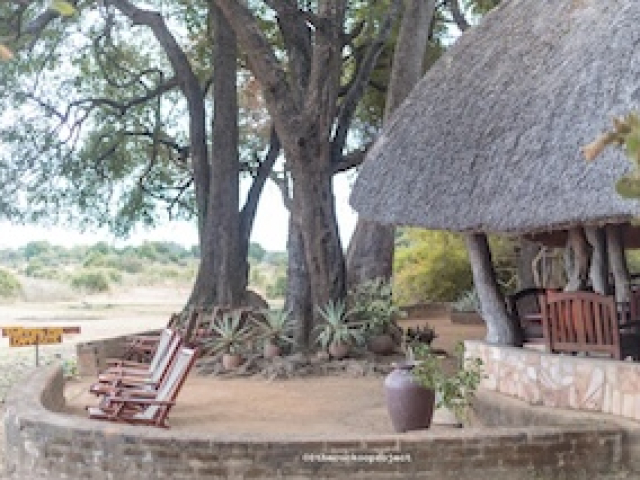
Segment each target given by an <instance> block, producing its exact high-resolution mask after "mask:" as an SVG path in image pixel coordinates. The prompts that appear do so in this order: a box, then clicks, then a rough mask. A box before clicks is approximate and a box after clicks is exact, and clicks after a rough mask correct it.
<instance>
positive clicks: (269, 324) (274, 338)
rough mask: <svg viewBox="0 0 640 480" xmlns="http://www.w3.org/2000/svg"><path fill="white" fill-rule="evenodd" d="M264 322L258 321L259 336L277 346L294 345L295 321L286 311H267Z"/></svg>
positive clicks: (264, 314) (264, 313) (264, 312)
mask: <svg viewBox="0 0 640 480" xmlns="http://www.w3.org/2000/svg"><path fill="white" fill-rule="evenodd" d="M262 313H263V316H264V321H259V320H257V321H256V327H257V329H258V332H259V333H258V335H259V336H260V337H262V338H264V339H265V340H268V341H270V342H271V343H273V344H275V345H282V344H285V343H293V338H292V332H293V329H294V327H295V320H294V319H293V317H291V313H290V312H288V311H286V310H265V311H263V312H262Z"/></svg>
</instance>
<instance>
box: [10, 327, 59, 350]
mask: <svg viewBox="0 0 640 480" xmlns="http://www.w3.org/2000/svg"><path fill="white" fill-rule="evenodd" d="M63 333H64V329H63V328H20V327H10V328H3V335H7V336H8V337H9V346H10V347H24V346H28V345H52V344H55V343H62V334H63Z"/></svg>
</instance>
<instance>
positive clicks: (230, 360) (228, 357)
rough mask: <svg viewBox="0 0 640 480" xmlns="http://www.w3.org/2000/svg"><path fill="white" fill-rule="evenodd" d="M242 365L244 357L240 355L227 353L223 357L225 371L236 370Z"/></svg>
mask: <svg viewBox="0 0 640 480" xmlns="http://www.w3.org/2000/svg"><path fill="white" fill-rule="evenodd" d="M240 365H242V355H240V354H239V353H225V354H224V355H222V366H223V367H224V369H225V370H235V369H236V368H238V367H239V366H240Z"/></svg>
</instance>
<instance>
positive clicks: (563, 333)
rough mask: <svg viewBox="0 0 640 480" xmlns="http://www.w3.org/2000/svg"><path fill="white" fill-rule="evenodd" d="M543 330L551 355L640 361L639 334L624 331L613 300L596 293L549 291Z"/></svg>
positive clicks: (543, 311) (543, 315)
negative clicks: (595, 356) (569, 354)
mask: <svg viewBox="0 0 640 480" xmlns="http://www.w3.org/2000/svg"><path fill="white" fill-rule="evenodd" d="M542 328H543V333H544V340H545V344H546V347H547V350H548V351H549V352H554V353H571V354H577V353H584V354H588V355H597V356H608V357H611V358H615V359H618V360H623V359H625V358H627V357H629V356H630V357H633V359H634V360H640V334H638V333H637V332H634V331H629V330H628V329H622V330H621V327H620V320H619V315H618V308H617V306H616V301H615V298H614V297H609V296H604V295H600V294H598V293H593V292H547V294H546V296H544V300H543V309H542Z"/></svg>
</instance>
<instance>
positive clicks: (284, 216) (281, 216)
mask: <svg viewBox="0 0 640 480" xmlns="http://www.w3.org/2000/svg"><path fill="white" fill-rule="evenodd" d="M350 178H351V177H350V176H349V175H344V174H342V175H338V176H336V178H335V179H334V190H335V196H336V209H337V213H338V224H339V227H340V236H341V238H342V244H343V247H344V248H345V249H346V246H347V245H348V241H349V238H350V237H351V233H352V232H353V229H354V228H355V224H356V220H357V215H356V213H355V212H354V211H353V210H352V209H351V207H350V206H349V203H348V200H349V192H350V188H351V187H350ZM288 218H289V215H288V213H287V211H286V209H285V208H284V206H283V205H282V200H281V197H280V193H279V191H278V190H277V188H276V186H275V185H274V184H273V183H271V182H267V184H266V186H265V191H264V193H263V197H262V199H261V202H260V206H259V208H258V213H257V216H256V220H255V224H254V228H253V234H252V238H251V241H253V242H257V243H259V244H260V245H262V247H263V248H265V249H266V250H269V251H284V250H286V244H287V229H288ZM38 240H46V241H48V242H49V243H51V244H54V245H61V246H64V247H71V246H73V245H92V244H94V243H96V242H99V241H106V242H108V243H110V244H114V245H115V246H117V247H122V246H125V245H139V244H141V243H142V242H144V241H172V242H176V243H179V244H181V245H184V246H185V247H191V246H193V245H197V243H198V234H197V229H196V226H195V222H184V221H175V222H168V223H166V224H164V225H161V226H159V227H158V228H155V229H153V230H144V229H137V230H136V231H135V232H134V233H133V234H132V235H131V237H130V238H128V239H126V240H122V239H116V238H115V237H114V236H113V235H112V234H110V233H109V232H106V231H99V232H95V231H94V232H91V231H88V232H81V231H79V230H73V229H70V228H67V227H63V226H60V227H40V226H36V225H13V224H11V223H9V222H0V249H8V248H17V247H20V246H22V245H25V244H27V243H28V242H32V241H38Z"/></svg>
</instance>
